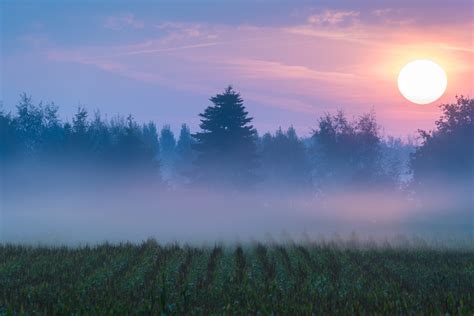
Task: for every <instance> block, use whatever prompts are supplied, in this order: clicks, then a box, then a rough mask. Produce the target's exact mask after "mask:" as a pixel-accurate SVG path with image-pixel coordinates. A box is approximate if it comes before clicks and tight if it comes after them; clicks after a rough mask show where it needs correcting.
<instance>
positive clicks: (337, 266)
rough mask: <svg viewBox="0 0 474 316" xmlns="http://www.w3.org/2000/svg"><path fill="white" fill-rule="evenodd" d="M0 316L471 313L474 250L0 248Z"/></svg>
mask: <svg viewBox="0 0 474 316" xmlns="http://www.w3.org/2000/svg"><path fill="white" fill-rule="evenodd" d="M0 285H1V286H0V315H4V314H6V315H17V314H30V315H34V314H73V313H74V314H81V315H83V314H116V315H123V314H155V315H156V314H160V313H164V314H204V315H206V314H257V313H260V314H263V315H269V314H272V313H275V314H287V315H309V314H320V315H321V314H322V315H324V314H328V313H332V314H347V315H354V314H403V315H407V314H427V315H445V314H446V313H449V315H472V314H473V313H474V252H473V251H472V250H466V251H463V250H435V249H430V248H417V249H416V248H413V247H412V248H407V249H400V248H397V249H395V248H392V247H389V246H385V247H373V248H364V249H361V248H360V247H348V246H340V245H339V246H336V245H334V244H331V243H329V244H327V243H326V244H324V243H323V244H322V243H310V242H307V243H297V244H294V243H285V244H278V243H272V244H269V245H265V244H249V245H246V246H238V245H237V246H215V247H188V246H179V245H173V244H171V245H159V244H158V243H156V242H155V241H153V240H149V241H147V242H144V243H142V244H138V245H136V244H135V245H134V244H119V245H112V244H103V245H98V246H95V247H88V246H85V247H79V248H66V247H51V248H50V247H28V246H15V245H3V246H2V245H0Z"/></svg>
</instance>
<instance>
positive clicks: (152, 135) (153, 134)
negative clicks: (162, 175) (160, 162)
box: [142, 122, 160, 158]
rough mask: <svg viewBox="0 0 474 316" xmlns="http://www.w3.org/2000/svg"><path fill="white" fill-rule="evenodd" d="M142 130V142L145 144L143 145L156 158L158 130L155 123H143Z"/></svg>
mask: <svg viewBox="0 0 474 316" xmlns="http://www.w3.org/2000/svg"><path fill="white" fill-rule="evenodd" d="M142 131H143V143H144V144H145V147H146V148H147V149H148V150H150V151H151V152H153V153H154V154H155V156H156V158H158V154H159V152H160V143H159V141H158V130H157V128H156V125H155V123H153V122H148V124H144V125H143V127H142Z"/></svg>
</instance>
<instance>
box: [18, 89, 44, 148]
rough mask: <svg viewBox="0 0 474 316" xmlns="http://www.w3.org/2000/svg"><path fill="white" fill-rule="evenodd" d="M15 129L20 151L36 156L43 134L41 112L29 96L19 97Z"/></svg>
mask: <svg viewBox="0 0 474 316" xmlns="http://www.w3.org/2000/svg"><path fill="white" fill-rule="evenodd" d="M16 108H17V115H16V117H15V119H14V120H15V122H14V124H15V129H16V134H17V137H18V142H19V143H20V144H19V146H20V147H21V150H22V151H23V152H24V153H25V154H26V155H27V156H32V155H34V154H36V153H37V152H38V151H39V149H40V148H41V143H42V132H43V118H44V117H43V111H42V108H41V103H40V104H39V105H38V106H35V105H34V104H33V103H32V99H31V96H27V95H26V94H25V93H23V94H21V95H20V102H19V103H18V105H17V106H16Z"/></svg>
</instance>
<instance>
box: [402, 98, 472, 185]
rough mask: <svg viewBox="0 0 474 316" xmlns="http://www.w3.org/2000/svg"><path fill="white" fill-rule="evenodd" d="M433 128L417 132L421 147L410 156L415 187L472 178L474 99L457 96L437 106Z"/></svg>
mask: <svg viewBox="0 0 474 316" xmlns="http://www.w3.org/2000/svg"><path fill="white" fill-rule="evenodd" d="M440 107H441V109H442V111H443V114H442V116H441V117H440V118H439V120H437V121H436V129H435V130H433V131H430V132H426V131H422V130H420V131H419V132H420V136H421V138H422V144H421V146H419V147H418V148H417V150H416V152H415V153H414V154H413V155H412V159H411V168H412V170H413V176H414V180H415V183H416V184H417V185H423V184H427V183H429V182H430V181H438V180H461V179H464V180H469V179H470V180H472V178H473V176H474V145H473V139H474V121H473V119H474V99H470V98H466V97H463V96H461V97H457V100H456V103H453V104H443V105H441V106H440Z"/></svg>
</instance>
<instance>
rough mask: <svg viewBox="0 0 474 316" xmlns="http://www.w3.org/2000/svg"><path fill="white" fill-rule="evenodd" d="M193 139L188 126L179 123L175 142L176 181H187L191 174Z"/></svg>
mask: <svg viewBox="0 0 474 316" xmlns="http://www.w3.org/2000/svg"><path fill="white" fill-rule="evenodd" d="M193 144H194V140H193V138H192V136H191V132H190V130H189V127H188V126H187V125H186V124H182V125H181V130H180V132H179V138H178V142H177V144H176V159H175V169H176V177H177V178H178V179H177V180H178V182H181V183H187V182H189V179H190V177H191V174H192V170H193V162H194V159H195V152H194V151H193V149H192V146H193Z"/></svg>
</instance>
